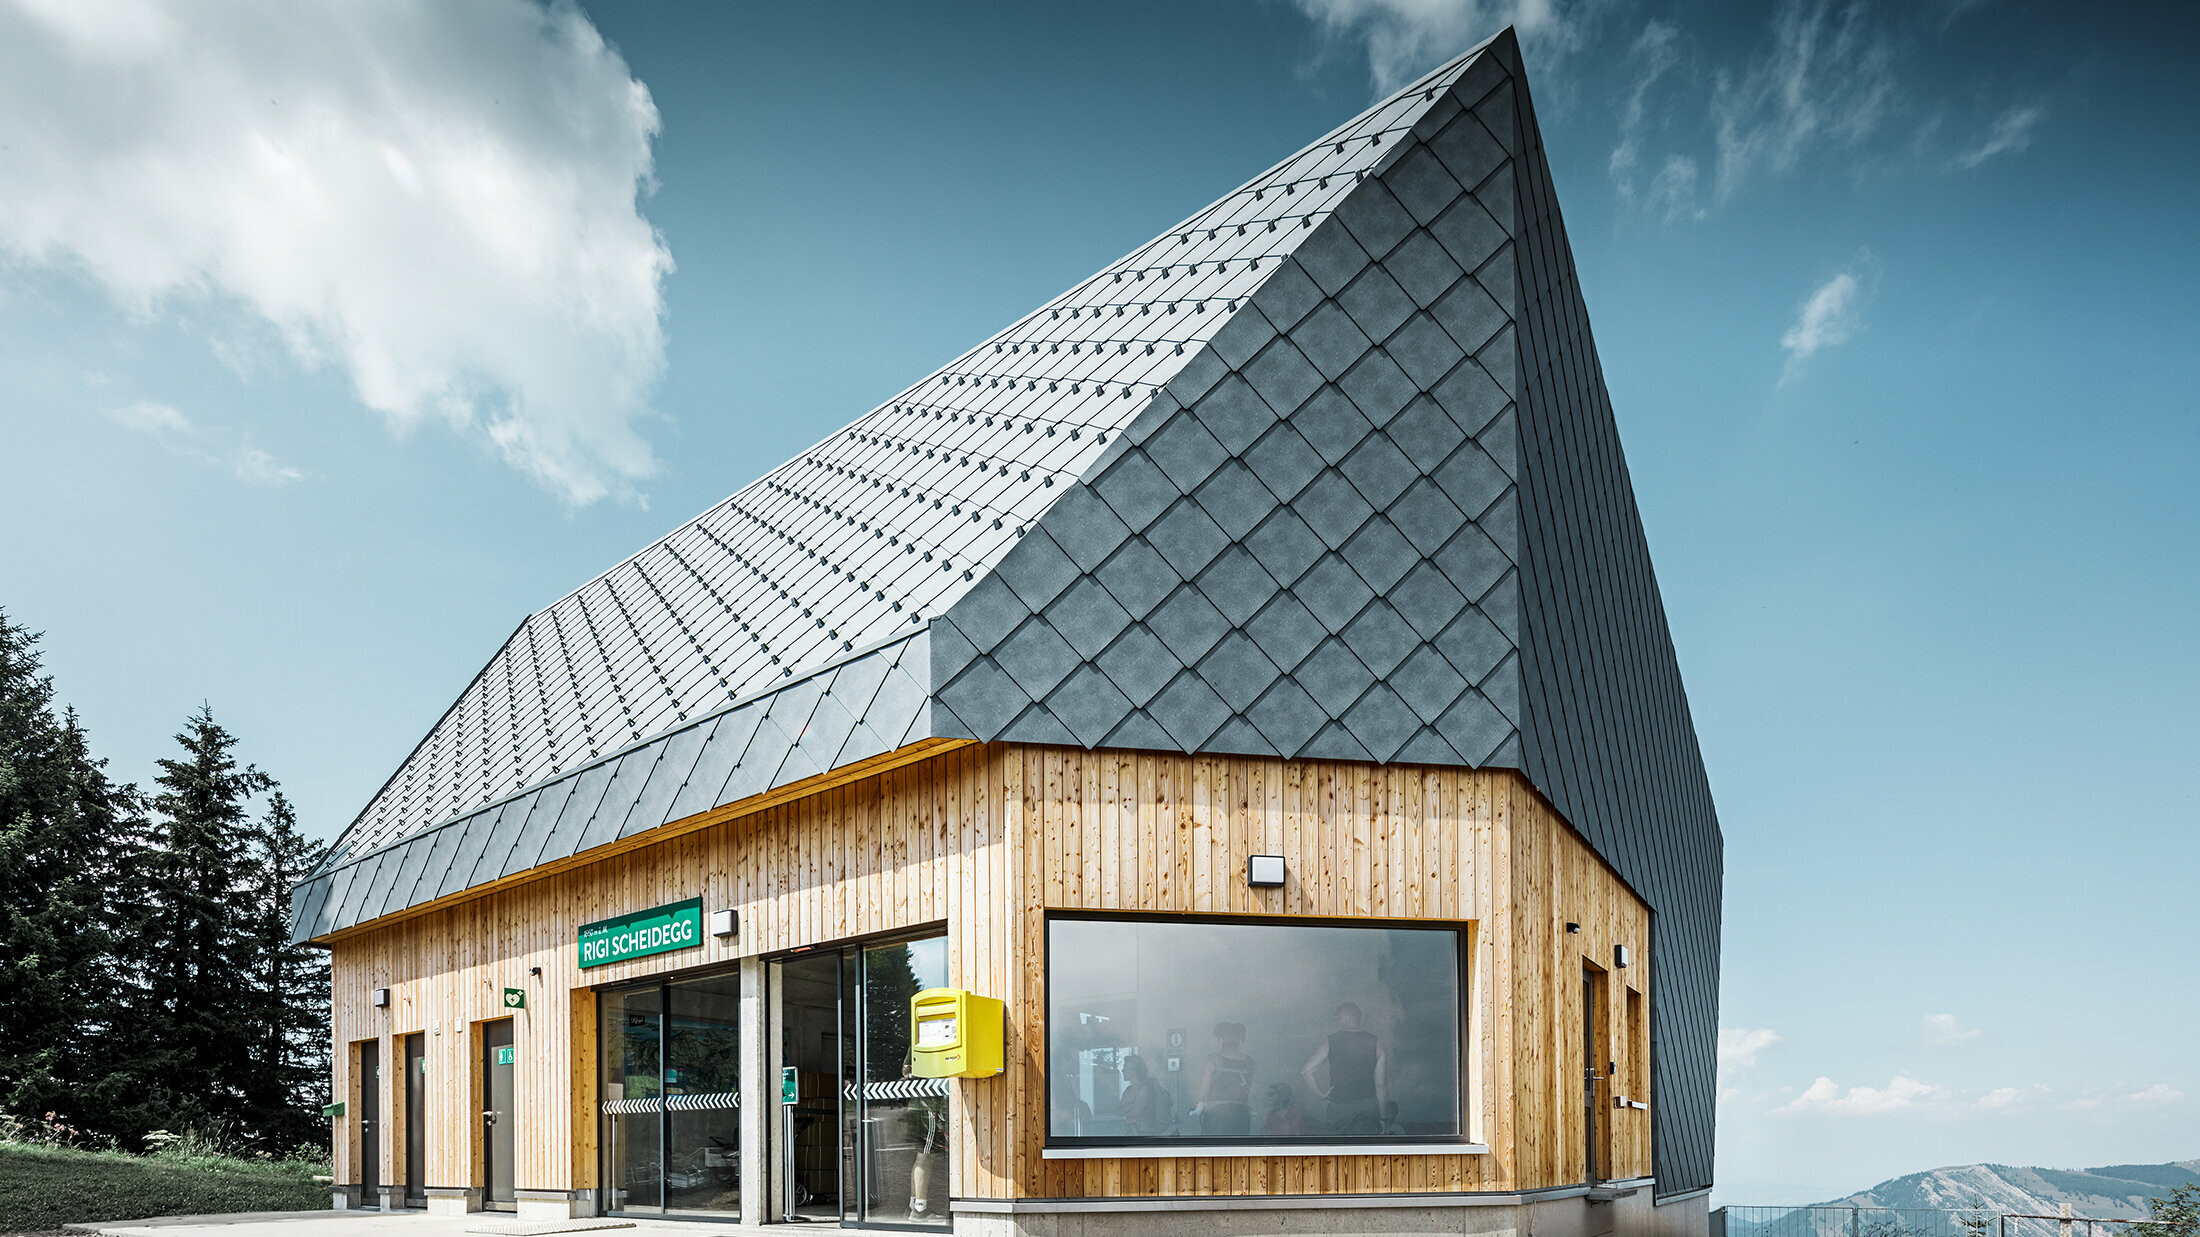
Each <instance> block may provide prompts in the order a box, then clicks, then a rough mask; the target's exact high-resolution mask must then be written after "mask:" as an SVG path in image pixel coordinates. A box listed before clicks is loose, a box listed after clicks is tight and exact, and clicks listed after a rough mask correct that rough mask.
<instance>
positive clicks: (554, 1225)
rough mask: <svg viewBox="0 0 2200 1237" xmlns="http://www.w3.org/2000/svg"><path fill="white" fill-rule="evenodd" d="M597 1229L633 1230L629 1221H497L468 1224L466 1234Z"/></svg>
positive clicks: (531, 1235)
mask: <svg viewBox="0 0 2200 1237" xmlns="http://www.w3.org/2000/svg"><path fill="white" fill-rule="evenodd" d="M598 1228H634V1222H631V1219H596V1217H574V1219H499V1222H493V1224H469V1226H466V1233H495V1235H497V1237H537V1235H539V1233H594V1230H598Z"/></svg>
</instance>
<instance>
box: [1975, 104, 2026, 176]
mask: <svg viewBox="0 0 2200 1237" xmlns="http://www.w3.org/2000/svg"><path fill="white" fill-rule="evenodd" d="M2046 114H2047V112H2046V109H2044V108H2040V107H2033V106H2020V107H2012V108H2010V109H2009V110H2008V111H2005V112H2003V113H2002V114H2001V115H2000V116H1998V117H1996V118H1995V120H1994V125H1993V128H1991V129H1989V130H1988V131H1987V134H1986V137H1985V138H1984V139H1983V140H1982V141H1980V142H1979V144H1978V145H1977V146H1974V147H1972V148H1971V149H1970V150H1967V151H1965V152H1963V153H1962V154H1960V155H1957V156H1956V166H1957V167H1959V168H1962V169H1963V170H1965V171H1969V170H1970V169H1972V168H1975V167H1977V166H1978V165H1979V164H1981V163H1984V162H1986V161H1987V160H1988V159H1991V158H1993V157H1994V156H1995V155H1999V154H2016V153H2018V152H2020V151H2022V150H2024V149H2025V148H2026V147H2027V146H2030V145H2031V144H2032V128H2033V126H2035V125H2037V124H2039V122H2040V118H2041V117H2043V116H2045V115H2046Z"/></svg>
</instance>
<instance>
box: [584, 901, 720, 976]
mask: <svg viewBox="0 0 2200 1237" xmlns="http://www.w3.org/2000/svg"><path fill="white" fill-rule="evenodd" d="M702 943H703V900H702V899H701V898H689V899H688V900H687V901H685V902H674V903H673V904H671V905H670V906H656V907H651V908H650V909H648V910H646V911H636V912H634V913H633V914H631V915H620V916H618V917H617V918H614V919H599V920H597V921H596V922H594V923H592V924H585V925H583V926H582V928H581V934H580V946H581V966H583V967H591V966H603V965H605V964H607V963H612V962H624V961H626V960H627V959H628V958H645V957H648V956H649V955H650V954H661V953H664V952H666V951H668V950H673V949H692V948H693V947H695V946H697V945H700V944H702Z"/></svg>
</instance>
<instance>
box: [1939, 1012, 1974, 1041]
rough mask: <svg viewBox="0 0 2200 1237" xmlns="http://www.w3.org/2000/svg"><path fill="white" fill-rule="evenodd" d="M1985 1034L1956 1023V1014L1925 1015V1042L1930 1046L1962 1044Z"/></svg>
mask: <svg viewBox="0 0 2200 1237" xmlns="http://www.w3.org/2000/svg"><path fill="white" fill-rule="evenodd" d="M1984 1034H1985V1032H1984V1031H1981V1030H1979V1029H1978V1028H1977V1027H1967V1026H1964V1025H1963V1024H1962V1023H1960V1022H1958V1021H1956V1016H1955V1015H1954V1014H1927V1015H1925V1042H1926V1043H1928V1044H1961V1043H1965V1042H1968V1041H1970V1040H1974V1039H1977V1038H1978V1037H1979V1036H1981V1035H1984Z"/></svg>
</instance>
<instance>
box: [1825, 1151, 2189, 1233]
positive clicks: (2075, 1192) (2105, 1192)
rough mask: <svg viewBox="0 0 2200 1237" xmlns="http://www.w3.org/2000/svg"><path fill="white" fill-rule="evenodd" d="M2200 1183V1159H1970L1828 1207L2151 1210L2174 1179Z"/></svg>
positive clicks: (2091, 1212)
mask: <svg viewBox="0 0 2200 1237" xmlns="http://www.w3.org/2000/svg"><path fill="white" fill-rule="evenodd" d="M2186 1184H2200V1160H2178V1161H2175V1162H2173V1163H2169V1164H2111V1165H2108V1166H2107V1167H2104V1168H2016V1167H2012V1166H2010V1165H2007V1164H1965V1165H1962V1166H1960V1167H1956V1168H1935V1169H1932V1170H1930V1171H1928V1172H1922V1173H1911V1174H1910V1175H1909V1176H1907V1177H1896V1178H1895V1179H1894V1180H1892V1181H1882V1182H1880V1183H1879V1184H1878V1185H1875V1186H1873V1187H1872V1188H1871V1189H1869V1190H1863V1191H1860V1192H1858V1193H1855V1194H1851V1195H1849V1196H1848V1197H1846V1198H1837V1199H1833V1200H1831V1201H1830V1202H1825V1203H1820V1204H1818V1206H1821V1207H1930V1208H1953V1207H1964V1208H1979V1209H1982V1210H1986V1211H1998V1212H2015V1213H2019V1214H2029V1215H2056V1214H2059V1212H2060V1210H2061V1207H2062V1205H2063V1204H2064V1203H2069V1204H2070V1210H2071V1211H2072V1212H2073V1213H2074V1214H2077V1215H2081V1216H2094V1217H2097V1218H2100V1219H2117V1218H2130V1217H2136V1216H2145V1215H2147V1214H2148V1212H2147V1200H2148V1199H2150V1198H2160V1197H2162V1196H2163V1195H2166V1194H2168V1193H2169V1192H2170V1190H2171V1189H2172V1188H2173V1187H2176V1186H2180V1185H2186Z"/></svg>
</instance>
